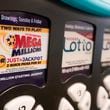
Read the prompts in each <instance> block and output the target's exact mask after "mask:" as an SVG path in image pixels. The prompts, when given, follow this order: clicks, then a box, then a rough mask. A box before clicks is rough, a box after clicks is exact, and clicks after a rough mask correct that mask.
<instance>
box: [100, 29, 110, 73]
mask: <svg viewBox="0 0 110 110" xmlns="http://www.w3.org/2000/svg"><path fill="white" fill-rule="evenodd" d="M109 67H110V28H106V29H105V30H104V36H103V48H102V56H101V68H102V72H104V71H105V70H106V69H107V68H109Z"/></svg>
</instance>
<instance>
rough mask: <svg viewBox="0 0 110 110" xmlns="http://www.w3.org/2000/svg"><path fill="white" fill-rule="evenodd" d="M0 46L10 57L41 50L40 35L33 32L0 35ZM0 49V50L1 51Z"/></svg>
mask: <svg viewBox="0 0 110 110" xmlns="http://www.w3.org/2000/svg"><path fill="white" fill-rule="evenodd" d="M1 38H2V39H1V45H0V48H1V49H2V51H4V52H3V53H5V54H8V55H10V57H14V56H20V55H24V54H30V53H34V52H39V51H41V36H40V35H34V34H8V35H5V36H3V37H1ZM2 51H1V52H2Z"/></svg>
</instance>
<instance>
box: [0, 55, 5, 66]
mask: <svg viewBox="0 0 110 110" xmlns="http://www.w3.org/2000/svg"><path fill="white" fill-rule="evenodd" d="M5 64H6V58H5V56H3V55H0V68H1V67H3V66H4V65H5Z"/></svg>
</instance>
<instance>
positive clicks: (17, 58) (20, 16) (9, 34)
mask: <svg viewBox="0 0 110 110" xmlns="http://www.w3.org/2000/svg"><path fill="white" fill-rule="evenodd" d="M49 28H50V22H49V20H48V18H45V17H42V16H40V15H34V14H29V13H24V12H8V11H6V12H0V84H1V85H4V84H5V85H6V86H3V87H0V90H2V89H6V88H7V87H8V86H10V85H11V84H12V85H13V84H19V83H25V82H26V83H29V84H30V83H32V84H33V83H34V84H37V85H42V84H44V83H45V74H46V70H47V52H48V39H49ZM18 79H19V81H18ZM9 80H11V81H10V83H9Z"/></svg>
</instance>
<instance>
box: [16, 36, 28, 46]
mask: <svg viewBox="0 0 110 110" xmlns="http://www.w3.org/2000/svg"><path fill="white" fill-rule="evenodd" d="M15 38H16V43H15V46H14V48H26V37H25V36H22V37H20V35H15Z"/></svg>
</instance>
